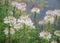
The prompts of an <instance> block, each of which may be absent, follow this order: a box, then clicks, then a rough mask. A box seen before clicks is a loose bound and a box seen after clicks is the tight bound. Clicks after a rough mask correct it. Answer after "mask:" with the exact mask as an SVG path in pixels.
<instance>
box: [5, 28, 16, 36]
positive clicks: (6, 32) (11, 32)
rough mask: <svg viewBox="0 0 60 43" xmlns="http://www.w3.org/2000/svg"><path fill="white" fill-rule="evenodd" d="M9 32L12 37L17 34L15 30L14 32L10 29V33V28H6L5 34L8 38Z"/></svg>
mask: <svg viewBox="0 0 60 43" xmlns="http://www.w3.org/2000/svg"><path fill="white" fill-rule="evenodd" d="M9 32H10V34H11V35H13V34H14V33H15V30H14V29H13V28H10V31H9V29H8V28H5V30H4V34H5V35H6V36H8V34H9Z"/></svg>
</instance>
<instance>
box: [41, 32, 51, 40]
mask: <svg viewBox="0 0 60 43" xmlns="http://www.w3.org/2000/svg"><path fill="white" fill-rule="evenodd" d="M40 37H43V38H44V39H50V38H51V34H50V32H46V31H42V32H40Z"/></svg>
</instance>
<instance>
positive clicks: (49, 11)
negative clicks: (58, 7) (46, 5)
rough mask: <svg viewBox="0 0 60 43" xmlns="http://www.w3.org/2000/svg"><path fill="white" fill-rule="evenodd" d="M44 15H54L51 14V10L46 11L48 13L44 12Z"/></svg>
mask: <svg viewBox="0 0 60 43" xmlns="http://www.w3.org/2000/svg"><path fill="white" fill-rule="evenodd" d="M46 14H47V15H49V14H50V15H53V14H54V13H53V10H48V11H47V12H46Z"/></svg>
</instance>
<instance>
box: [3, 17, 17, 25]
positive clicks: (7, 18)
mask: <svg viewBox="0 0 60 43" xmlns="http://www.w3.org/2000/svg"><path fill="white" fill-rule="evenodd" d="M4 23H6V24H8V23H13V24H15V23H16V18H15V17H13V16H8V17H5V18H4Z"/></svg>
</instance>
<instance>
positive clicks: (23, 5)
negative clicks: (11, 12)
mask: <svg viewBox="0 0 60 43" xmlns="http://www.w3.org/2000/svg"><path fill="white" fill-rule="evenodd" d="M16 7H17V9H18V10H21V11H25V10H26V3H24V2H21V3H17V4H16Z"/></svg>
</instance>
